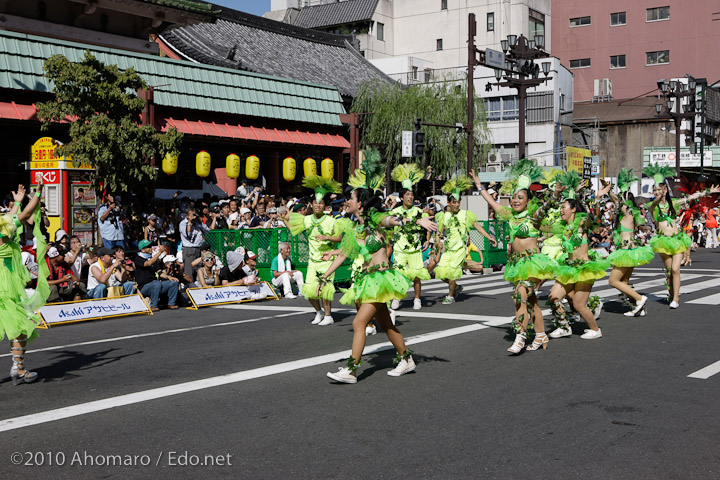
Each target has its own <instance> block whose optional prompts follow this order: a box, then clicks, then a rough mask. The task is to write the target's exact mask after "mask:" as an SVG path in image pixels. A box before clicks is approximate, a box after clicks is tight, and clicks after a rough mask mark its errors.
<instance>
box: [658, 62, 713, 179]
mask: <svg viewBox="0 0 720 480" xmlns="http://www.w3.org/2000/svg"><path fill="white" fill-rule="evenodd" d="M687 78H688V85H687V87H686V86H685V84H684V83H682V82H678V81H677V80H670V81H669V82H668V81H667V80H666V79H664V78H663V79H662V80H658V82H657V85H658V89H659V90H660V94H661V96H663V97H664V98H665V99H666V101H665V105H663V104H656V105H655V111H656V112H657V114H658V116H668V115H669V116H670V117H671V118H672V119H673V120H674V122H675V173H676V177H675V183H678V182H680V126H681V125H682V121H683V120H685V119H693V120H694V119H695V86H696V84H695V79H694V78H693V77H691V76H690V75H687ZM685 97H690V102H688V103H686V104H685V105H683V106H682V108H681V106H680V101H681V100H682V99H683V98H685ZM673 105H674V106H675V111H674V112H673V110H672V107H673ZM664 107H667V108H666V110H665V112H664V113H663V109H664ZM681 110H684V111H681ZM693 136H694V135H693ZM701 165H702V158H701Z"/></svg>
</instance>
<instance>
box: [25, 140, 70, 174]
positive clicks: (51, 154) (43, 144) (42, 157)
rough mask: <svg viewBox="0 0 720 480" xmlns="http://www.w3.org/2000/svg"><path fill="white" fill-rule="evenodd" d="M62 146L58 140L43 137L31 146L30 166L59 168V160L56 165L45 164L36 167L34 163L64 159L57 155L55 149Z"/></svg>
mask: <svg viewBox="0 0 720 480" xmlns="http://www.w3.org/2000/svg"><path fill="white" fill-rule="evenodd" d="M59 146H60V143H58V141H57V140H55V139H53V138H51V137H42V138H41V139H39V140H38V141H37V142H35V143H34V144H33V146H32V147H30V153H31V156H30V162H31V163H30V167H31V168H58V167H57V162H54V163H55V166H48V165H43V166H41V167H34V166H33V165H32V164H33V163H45V164H47V163H50V162H51V161H52V160H62V158H60V157H55V149H56V148H57V147H59Z"/></svg>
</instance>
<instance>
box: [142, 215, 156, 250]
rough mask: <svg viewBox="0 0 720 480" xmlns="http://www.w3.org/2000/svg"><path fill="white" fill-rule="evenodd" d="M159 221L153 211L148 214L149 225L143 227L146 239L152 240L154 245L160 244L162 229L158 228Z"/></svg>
mask: <svg viewBox="0 0 720 480" xmlns="http://www.w3.org/2000/svg"><path fill="white" fill-rule="evenodd" d="M157 221H158V217H157V215H155V214H154V213H151V214H150V215H148V216H147V225H145V227H144V228H143V236H144V237H145V240H148V241H150V243H152V244H153V245H160V231H159V229H158V228H157Z"/></svg>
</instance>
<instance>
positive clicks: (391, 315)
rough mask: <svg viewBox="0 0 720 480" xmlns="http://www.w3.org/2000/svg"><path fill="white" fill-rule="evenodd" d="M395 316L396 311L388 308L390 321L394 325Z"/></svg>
mask: <svg viewBox="0 0 720 480" xmlns="http://www.w3.org/2000/svg"><path fill="white" fill-rule="evenodd" d="M395 317H397V313H395V310H390V321H391V322H392V324H393V325H395Z"/></svg>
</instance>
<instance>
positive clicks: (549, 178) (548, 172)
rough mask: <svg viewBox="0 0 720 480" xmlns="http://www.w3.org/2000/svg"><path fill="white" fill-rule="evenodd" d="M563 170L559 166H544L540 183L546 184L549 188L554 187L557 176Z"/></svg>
mask: <svg viewBox="0 0 720 480" xmlns="http://www.w3.org/2000/svg"><path fill="white" fill-rule="evenodd" d="M563 173H564V172H563V170H561V169H559V168H546V169H545V171H544V172H543V178H542V180H541V183H544V184H546V185H547V186H548V187H549V188H551V189H553V188H555V184H556V183H557V182H558V178H559V177H560V175H562V174H563Z"/></svg>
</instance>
